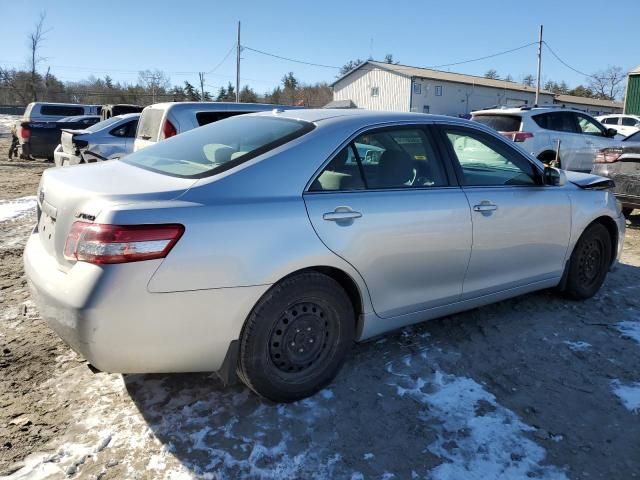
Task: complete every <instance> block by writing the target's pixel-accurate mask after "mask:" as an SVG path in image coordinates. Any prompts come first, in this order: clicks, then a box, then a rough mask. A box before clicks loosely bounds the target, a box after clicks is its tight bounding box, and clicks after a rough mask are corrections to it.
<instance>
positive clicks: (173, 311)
mask: <svg viewBox="0 0 640 480" xmlns="http://www.w3.org/2000/svg"><path fill="white" fill-rule="evenodd" d="M160 262H161V260H151V261H143V262H134V263H129V264H122V265H108V266H104V267H100V266H97V265H91V264H88V263H84V262H78V263H77V264H75V265H74V266H73V267H72V268H71V269H70V270H69V271H68V272H62V271H60V270H59V268H58V264H57V261H56V260H55V258H53V257H52V256H51V255H49V254H48V253H47V252H46V251H45V249H44V248H43V246H42V243H41V242H40V239H39V237H38V234H32V235H31V237H30V238H29V240H28V242H27V246H26V248H25V253H24V264H25V272H26V275H27V279H28V282H29V286H30V289H31V292H32V296H33V299H34V302H35V304H36V307H37V308H38V310H39V312H40V314H41V315H42V317H43V318H44V320H45V321H46V322H47V324H48V325H49V326H50V327H51V328H52V329H53V330H54V331H55V332H56V333H57V334H58V335H59V336H60V337H61V338H62V340H63V341H64V342H65V343H67V344H68V345H69V346H70V347H71V348H73V349H74V350H75V351H76V352H78V353H79V354H81V355H82V356H83V357H85V358H86V359H87V361H89V363H91V364H92V365H94V366H95V367H96V368H98V369H99V370H103V371H107V372H118V373H160V372H198V371H217V370H219V369H220V368H221V366H222V364H223V362H224V358H225V355H226V353H227V350H228V348H229V345H230V344H231V342H232V341H233V340H236V339H238V338H239V336H240V331H241V329H242V325H243V324H244V321H245V319H246V317H247V315H248V314H249V312H250V311H251V309H252V308H253V305H255V303H256V302H257V301H258V299H259V298H260V297H261V296H262V294H263V293H264V292H266V290H267V289H268V288H269V285H261V286H252V287H237V288H223V289H210V290H198V291H188V292H173V293H150V292H149V291H148V290H147V283H148V280H149V279H150V278H151V276H152V274H153V272H154V271H155V270H156V269H157V267H158V266H159V263H160Z"/></svg>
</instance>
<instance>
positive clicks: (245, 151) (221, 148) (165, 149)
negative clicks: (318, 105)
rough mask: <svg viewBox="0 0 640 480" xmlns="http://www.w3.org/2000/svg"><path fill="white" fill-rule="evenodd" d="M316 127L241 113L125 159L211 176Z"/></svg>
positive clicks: (170, 172)
mask: <svg viewBox="0 0 640 480" xmlns="http://www.w3.org/2000/svg"><path fill="white" fill-rule="evenodd" d="M313 128H314V126H313V124H312V123H309V122H303V121H299V120H292V119H287V118H273V117H266V116H247V115H240V116H237V117H232V118H227V119H226V120H220V121H219V122H215V123H212V124H210V125H206V126H204V127H200V128H196V129H194V130H189V131H188V132H185V133H181V134H180V135H177V136H175V137H173V138H170V139H168V140H165V141H162V142H159V143H157V144H155V145H152V146H150V147H147V148H144V149H142V150H138V151H137V152H134V153H132V154H131V155H128V156H127V157H126V158H125V159H124V160H123V161H124V162H126V163H129V164H131V165H135V166H137V167H140V168H144V169H146V170H151V171H153V172H157V173H162V174H165V175H171V176H175V177H182V178H202V177H208V176H211V175H215V174H217V173H221V172H223V171H225V170H228V169H229V168H232V167H234V166H236V165H239V164H240V163H242V162H245V161H247V160H249V159H251V158H254V157H257V156H258V155H262V154H263V153H266V152H268V151H270V150H273V149H274V148H276V147H279V146H281V145H284V144H285V143H287V142H290V141H291V140H293V139H295V138H298V137H300V136H302V135H304V134H305V133H308V132H310V131H311V130H313ZM139 133H140V132H138V135H139Z"/></svg>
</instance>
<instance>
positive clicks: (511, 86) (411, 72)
mask: <svg viewBox="0 0 640 480" xmlns="http://www.w3.org/2000/svg"><path fill="white" fill-rule="evenodd" d="M366 65H368V66H369V68H371V67H374V68H380V69H382V70H387V71H390V72H394V73H397V74H398V75H402V76H404V77H409V78H411V77H418V78H428V79H435V80H443V81H447V82H455V83H464V84H467V85H480V86H483V87H493V88H500V89H502V90H505V89H506V90H515V91H519V92H530V93H535V91H536V89H535V87H529V86H527V85H524V84H522V83H516V82H508V81H506V80H494V79H491V78H485V77H477V76H475V75H465V74H462V73H451V72H443V71H441V70H432V69H430V68H420V67H411V66H408V65H398V64H391V63H383V62H376V61H373V60H367V61H366V62H364V63H361V64H360V65H358V66H357V67H356V68H354V69H353V70H350V71H349V72H347V73H345V74H344V75H343V76H341V77H340V78H338V79H337V80H336V81H335V82H333V83H332V84H331V86H334V85H335V84H336V83H338V82H339V81H340V80H342V79H343V78H345V77H347V76H349V75H351V74H352V73H353V72H355V71H356V70H359V69H361V68H363V67H365V66H366ZM540 93H541V94H544V95H553V92H549V91H548V90H540Z"/></svg>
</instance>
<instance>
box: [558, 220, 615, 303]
mask: <svg viewBox="0 0 640 480" xmlns="http://www.w3.org/2000/svg"><path fill="white" fill-rule="evenodd" d="M611 248H612V245H611V237H610V236H609V232H608V230H607V229H606V228H605V226H604V225H602V224H600V223H594V224H593V225H591V226H589V227H588V228H587V229H586V230H585V231H584V232H583V233H582V236H581V237H580V239H579V240H578V243H577V244H576V247H575V249H574V250H573V253H572V254H571V259H570V260H569V266H568V268H569V272H568V277H567V284H566V289H565V293H566V294H567V296H569V297H570V298H574V299H576V300H584V299H587V298H591V297H592V296H594V295H595V294H596V292H597V291H598V290H600V287H601V286H602V284H603V283H604V279H605V277H606V276H607V270H608V269H609V264H610V262H611Z"/></svg>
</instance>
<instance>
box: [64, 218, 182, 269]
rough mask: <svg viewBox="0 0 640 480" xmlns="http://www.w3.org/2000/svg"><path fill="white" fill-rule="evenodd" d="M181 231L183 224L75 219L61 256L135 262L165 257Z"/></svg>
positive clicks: (114, 261)
mask: <svg viewBox="0 0 640 480" xmlns="http://www.w3.org/2000/svg"><path fill="white" fill-rule="evenodd" d="M183 233H184V226H182V225H179V224H167V225H106V224H100V223H90V222H75V223H74V224H73V225H72V226H71V230H70V232H69V235H68V236H67V243H66V244H65V246H64V257H65V258H66V259H67V260H77V261H79V262H88V263H94V264H96V265H103V264H110V263H127V262H138V261H140V260H152V259H156V258H164V257H166V256H167V255H168V253H169V252H170V251H171V249H172V248H173V246H174V245H175V244H176V243H177V241H178V240H179V239H180V237H181V236H182V234H183Z"/></svg>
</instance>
